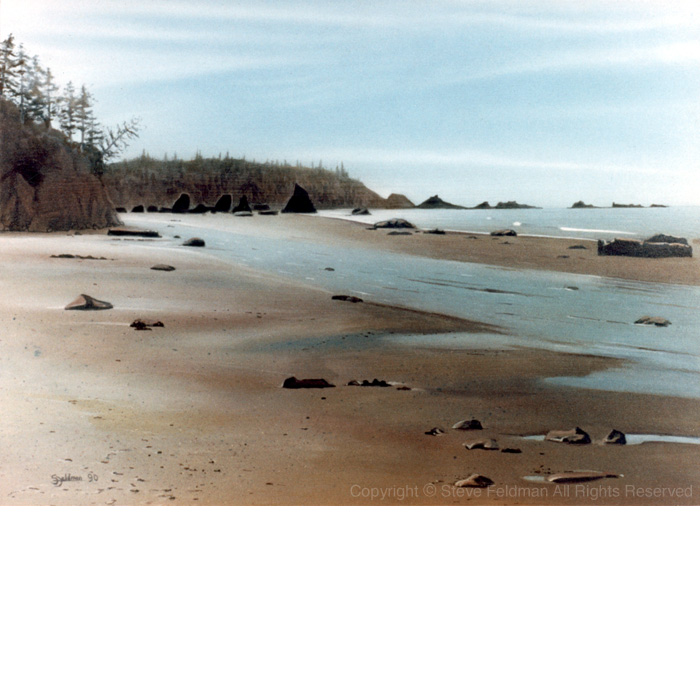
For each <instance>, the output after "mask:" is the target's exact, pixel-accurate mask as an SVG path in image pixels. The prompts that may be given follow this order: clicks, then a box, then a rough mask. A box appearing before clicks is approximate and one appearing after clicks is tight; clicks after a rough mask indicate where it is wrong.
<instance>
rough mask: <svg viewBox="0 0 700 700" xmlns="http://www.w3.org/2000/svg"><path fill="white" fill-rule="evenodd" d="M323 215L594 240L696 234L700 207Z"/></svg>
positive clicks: (339, 212)
mask: <svg viewBox="0 0 700 700" xmlns="http://www.w3.org/2000/svg"><path fill="white" fill-rule="evenodd" d="M322 215H323V216H332V217H335V218H342V219H350V220H353V221H366V222H367V223H368V224H373V223H376V222H377V221H382V220H384V219H394V218H400V219H407V220H408V221H410V222H411V223H413V224H415V225H416V226H418V227H419V228H427V229H431V228H440V229H446V230H448V231H465V232H472V233H490V232H491V231H495V230H497V229H504V228H512V229H514V230H516V231H517V232H518V233H519V234H520V235H529V236H551V237H559V236H561V237H564V238H581V239H585V240H596V239H598V238H612V237H615V236H641V237H644V238H646V237H648V236H652V235H654V234H655V233H666V234H669V235H671V236H683V237H686V238H689V239H690V238H694V237H700V207H668V208H662V207H654V208H644V209H636V208H635V209H622V208H615V209H608V208H606V209H466V210H463V209H373V210H372V213H371V215H370V216H351V215H350V210H348V209H336V210H333V211H324V212H322Z"/></svg>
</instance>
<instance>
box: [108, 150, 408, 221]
mask: <svg viewBox="0 0 700 700" xmlns="http://www.w3.org/2000/svg"><path fill="white" fill-rule="evenodd" d="M103 181H104V183H105V186H106V187H107V191H108V192H109V195H110V197H111V199H112V201H113V202H114V203H115V204H116V205H117V206H118V207H119V208H123V209H125V210H126V211H131V210H132V209H133V208H134V207H145V208H149V207H151V208H158V209H159V208H168V207H172V206H173V203H174V202H175V201H176V200H177V199H178V197H180V195H182V194H187V195H189V198H190V202H191V206H193V207H196V206H197V205H200V204H201V205H206V206H213V205H214V204H215V203H216V202H217V201H218V200H219V199H220V198H221V197H222V196H224V195H230V196H231V197H232V198H233V200H234V201H237V200H238V199H240V197H242V196H244V195H245V196H246V197H247V199H248V201H249V202H251V203H252V204H268V205H270V206H272V207H277V208H281V207H283V206H284V205H285V204H286V202H287V201H288V200H289V197H290V195H291V194H292V192H293V191H294V187H295V184H297V183H298V184H299V185H301V187H303V188H304V189H305V190H306V191H307V192H308V193H309V196H310V197H311V200H312V201H313V203H314V204H315V205H316V207H317V208H319V209H334V208H339V207H360V206H362V207H376V208H379V209H396V208H403V207H405V206H413V205H412V204H411V203H410V202H409V201H408V200H407V199H406V198H405V197H403V195H391V197H389V198H387V199H384V198H383V197H381V196H380V195H378V194H377V193H376V192H373V191H372V190H370V189H369V188H368V187H366V186H365V185H363V184H362V183H361V182H360V181H359V180H355V179H353V178H351V177H350V176H349V175H348V174H347V172H346V171H345V169H344V168H343V167H342V166H341V167H339V168H336V169H335V170H328V169H326V168H322V167H320V166H319V167H304V166H301V165H289V164H287V163H284V164H280V163H270V162H267V163H257V162H255V161H249V160H246V159H245V158H230V157H225V158H221V157H219V158H202V157H201V156H200V157H197V158H194V159H192V160H180V159H177V158H174V159H155V158H151V157H150V156H146V155H144V156H141V157H140V158H135V159H132V160H127V161H122V162H121V163H114V164H112V165H108V166H106V168H105V173H104V176H103ZM404 200H405V201H404ZM405 202H407V203H408V204H406V203H405Z"/></svg>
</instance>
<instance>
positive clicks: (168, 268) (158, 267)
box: [151, 265, 175, 272]
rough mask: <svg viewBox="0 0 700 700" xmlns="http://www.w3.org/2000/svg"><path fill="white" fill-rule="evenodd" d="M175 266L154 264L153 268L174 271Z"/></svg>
mask: <svg viewBox="0 0 700 700" xmlns="http://www.w3.org/2000/svg"><path fill="white" fill-rule="evenodd" d="M174 269H175V268H174V267H173V266H172V265H153V267H151V270H162V271H163V272H172V271H173V270H174Z"/></svg>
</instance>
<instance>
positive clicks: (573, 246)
mask: <svg viewBox="0 0 700 700" xmlns="http://www.w3.org/2000/svg"><path fill="white" fill-rule="evenodd" d="M569 250H587V248H586V246H585V245H579V244H576V245H570V246H569Z"/></svg>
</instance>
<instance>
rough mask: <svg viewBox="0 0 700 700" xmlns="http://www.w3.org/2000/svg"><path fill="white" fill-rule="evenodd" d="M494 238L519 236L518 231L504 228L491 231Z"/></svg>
mask: <svg viewBox="0 0 700 700" xmlns="http://www.w3.org/2000/svg"><path fill="white" fill-rule="evenodd" d="M491 235H492V236H517V235H518V233H517V231H513V229H512V228H503V229H499V230H498V231H491Z"/></svg>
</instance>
